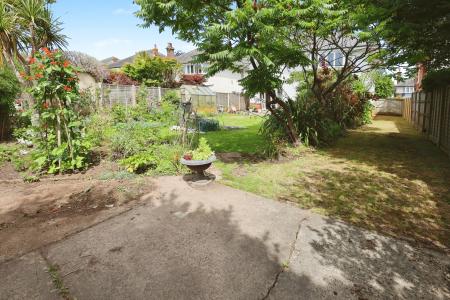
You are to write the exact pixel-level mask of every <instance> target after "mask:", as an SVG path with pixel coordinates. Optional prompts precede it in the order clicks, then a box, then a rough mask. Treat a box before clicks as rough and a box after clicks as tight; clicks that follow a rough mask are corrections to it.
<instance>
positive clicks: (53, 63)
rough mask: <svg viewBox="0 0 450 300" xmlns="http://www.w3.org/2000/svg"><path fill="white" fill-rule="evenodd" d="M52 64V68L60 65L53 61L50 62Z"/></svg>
mask: <svg viewBox="0 0 450 300" xmlns="http://www.w3.org/2000/svg"><path fill="white" fill-rule="evenodd" d="M50 64H51V65H52V66H54V65H57V64H58V63H57V62H56V61H54V60H52V61H51V62H50Z"/></svg>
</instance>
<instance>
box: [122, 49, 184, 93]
mask: <svg viewBox="0 0 450 300" xmlns="http://www.w3.org/2000/svg"><path fill="white" fill-rule="evenodd" d="M180 68H181V66H180V65H179V64H178V62H177V61H176V60H175V59H172V58H162V57H159V56H156V57H150V56H149V55H148V54H147V53H146V52H141V53H138V55H137V56H136V58H135V59H134V61H133V63H131V64H127V65H125V66H123V67H122V71H123V72H124V73H125V74H126V75H128V76H129V77H131V78H132V79H134V80H137V81H139V82H140V83H143V84H145V85H147V86H163V87H174V86H176V77H177V75H178V73H179V70H180Z"/></svg>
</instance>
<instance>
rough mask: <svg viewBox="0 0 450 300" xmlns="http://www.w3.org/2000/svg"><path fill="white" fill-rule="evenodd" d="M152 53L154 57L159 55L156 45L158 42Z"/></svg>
mask: <svg viewBox="0 0 450 300" xmlns="http://www.w3.org/2000/svg"><path fill="white" fill-rule="evenodd" d="M152 55H153V57H156V56H159V54H158V46H156V44H155V47H154V48H153V49H152Z"/></svg>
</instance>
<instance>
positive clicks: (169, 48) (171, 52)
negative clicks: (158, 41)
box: [166, 43, 175, 58]
mask: <svg viewBox="0 0 450 300" xmlns="http://www.w3.org/2000/svg"><path fill="white" fill-rule="evenodd" d="M166 50H167V57H169V58H174V57H175V48H174V47H173V46H172V43H168V44H167V48H166Z"/></svg>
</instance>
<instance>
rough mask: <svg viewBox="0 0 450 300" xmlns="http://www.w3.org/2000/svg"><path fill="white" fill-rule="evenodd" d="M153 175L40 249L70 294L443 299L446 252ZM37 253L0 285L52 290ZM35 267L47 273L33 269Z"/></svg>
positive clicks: (11, 290) (6, 268) (28, 293)
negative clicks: (124, 200)
mask: <svg viewBox="0 0 450 300" xmlns="http://www.w3.org/2000/svg"><path fill="white" fill-rule="evenodd" d="M157 183H158V189H157V191H158V193H155V194H149V195H148V197H147V198H148V199H147V201H146V205H144V206H141V207H137V208H135V209H133V210H131V211H129V212H126V213H124V214H122V215H120V216H117V217H114V218H112V219H110V220H107V221H105V222H102V223H100V224H98V225H96V226H94V227H91V228H90V229H87V230H85V231H83V232H80V233H77V234H75V235H73V236H70V237H69V238H67V239H64V240H62V241H60V242H57V243H55V244H52V245H50V246H48V247H46V248H45V249H41V252H42V254H43V255H44V256H45V258H46V259H47V260H48V261H49V263H51V264H52V265H57V266H58V267H59V276H60V278H61V279H62V281H63V283H64V286H65V287H67V288H68V292H69V295H70V296H71V297H74V298H77V299H417V298H421V299H447V298H449V297H450V294H449V290H448V287H449V279H450V274H449V271H450V262H449V258H448V257H447V256H445V255H443V254H439V253H435V252H432V251H428V250H423V249H417V248H413V247H411V246H409V245H408V244H407V243H406V242H403V241H399V240H395V239H392V238H387V237H383V236H380V235H377V234H374V233H371V232H367V231H364V230H362V229H358V228H355V227H352V226H349V225H346V224H344V223H341V222H336V221H333V220H331V219H328V218H324V217H322V216H319V215H317V214H314V213H311V212H309V211H305V210H301V209H299V208H297V207H294V206H291V205H289V204H285V203H280V202H275V201H272V200H268V199H264V198H261V197H258V196H255V195H253V194H249V193H246V192H242V191H238V190H234V189H231V188H229V187H225V186H222V185H219V184H212V185H209V186H207V187H204V188H202V189H196V188H192V187H190V186H189V185H187V184H186V183H185V182H184V181H183V180H182V179H181V178H175V177H166V178H160V179H158V180H157ZM36 255H37V254H35V253H32V254H29V256H25V257H22V258H21V259H20V260H15V261H11V262H10V264H9V265H0V272H1V274H3V273H4V272H7V273H11V275H10V276H9V277H7V280H6V281H4V282H2V281H1V280H0V295H8V297H7V298H8V299H11V298H13V296H14V297H15V298H16V299H30V298H33V299H39V297H40V298H41V299H52V298H51V297H53V296H56V295H55V294H54V293H51V292H50V291H51V286H50V287H49V286H48V283H49V281H48V279H49V277H48V274H47V273H45V262H44V261H43V260H42V257H40V256H38V255H37V256H36ZM33 266H34V267H35V268H37V269H38V270H40V271H39V273H36V274H37V276H38V277H42V280H40V281H37V282H36V279H35V278H34V277H32V276H31V275H30V272H31V271H30V270H31V269H33V268H32V267H33ZM38 266H39V267H38ZM39 268H41V269H39ZM27 282H30V285H29V286H27ZM22 286H24V289H25V290H24V291H21V289H22ZM34 287H35V288H34ZM34 290H35V293H34V294H33V291H34ZM4 291H6V293H5V292H4ZM15 293H17V294H15ZM34 296H36V297H34ZM0 299H3V298H2V297H1V296H0ZM5 299H6V298H5ZM13 299H14V298H13Z"/></svg>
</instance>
